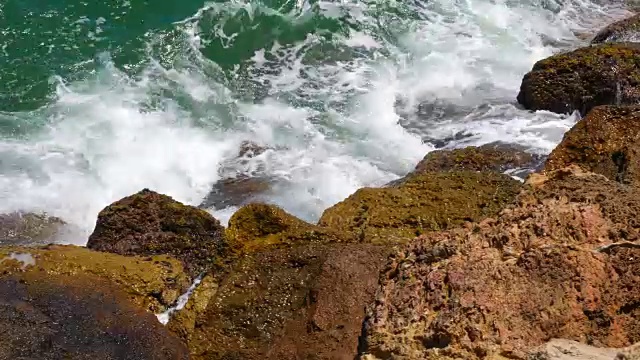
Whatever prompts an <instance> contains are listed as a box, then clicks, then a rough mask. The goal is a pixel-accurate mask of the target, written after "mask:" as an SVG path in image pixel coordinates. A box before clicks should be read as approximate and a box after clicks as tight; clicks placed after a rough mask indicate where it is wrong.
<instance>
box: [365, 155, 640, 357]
mask: <svg viewBox="0 0 640 360" xmlns="http://www.w3.org/2000/svg"><path fill="white" fill-rule="evenodd" d="M638 215H640V190H638V189H636V188H633V187H628V186H624V185H621V184H619V183H617V182H614V181H611V180H609V179H607V178H606V177H604V176H602V175H599V174H594V173H588V172H584V171H583V170H581V169H580V168H578V167H576V166H573V167H569V168H565V169H561V170H557V171H554V172H550V173H547V174H546V175H539V174H534V175H531V176H530V178H529V179H528V181H527V184H526V187H525V189H524V190H523V191H522V192H521V193H520V194H519V195H518V198H517V200H516V202H515V203H514V204H512V205H511V206H508V207H507V208H505V209H504V210H503V211H502V212H501V213H500V215H499V216H498V217H496V218H495V219H486V220H484V221H482V222H479V223H475V224H471V225H469V226H467V227H465V228H458V229H454V230H451V231H448V232H440V233H433V234H429V235H425V236H422V237H420V238H417V239H416V240H414V241H412V242H411V243H410V244H408V245H407V246H406V247H404V248H402V249H401V250H400V251H398V252H397V253H396V254H395V255H394V256H392V257H391V258H390V262H389V263H388V265H387V267H386V268H385V270H383V273H382V275H381V277H380V279H381V280H380V281H381V283H380V288H379V289H378V292H377V296H376V302H375V304H373V305H372V306H371V307H370V308H369V311H368V318H367V320H366V322H365V327H364V336H363V337H362V347H361V350H362V351H363V352H364V353H367V354H369V358H370V359H371V358H373V359H376V358H378V359H418V358H420V359H432V358H433V359H435V358H437V359H460V358H463V359H486V358H490V359H504V358H507V359H526V358H527V353H528V352H530V351H532V350H533V349H534V348H536V347H538V346H540V345H542V344H544V343H545V342H546V341H548V340H550V339H552V338H563V339H568V340H575V341H579V342H581V343H588V344H591V345H593V346H596V347H613V348H621V347H626V346H629V345H631V344H633V343H636V342H638V341H640V307H638V306H637V304H640V293H638V292H637V291H635V289H637V286H638V285H640V263H639V262H638V261H637V260H636V259H638V256H640V245H639V244H638V242H637V241H638V235H639V233H638V232H639V230H640V225H638V223H637V221H636V219H637V217H638Z"/></svg>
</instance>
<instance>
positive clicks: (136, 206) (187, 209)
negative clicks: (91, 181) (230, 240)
mask: <svg viewBox="0 0 640 360" xmlns="http://www.w3.org/2000/svg"><path fill="white" fill-rule="evenodd" d="M224 231H225V230H224V227H222V225H220V222H219V221H218V220H216V219H215V218H214V217H213V216H211V215H210V214H209V213H207V212H206V211H204V210H202V209H198V208H195V207H193V206H188V205H184V204H182V203H180V202H178V201H175V200H173V199H172V198H170V197H169V196H166V195H161V194H158V193H156V192H154V191H151V190H148V189H144V190H142V191H140V192H138V193H137V194H134V195H131V196H127V197H125V198H123V199H121V200H118V201H116V202H114V203H113V204H111V205H109V206H107V207H106V208H104V209H103V210H102V211H101V212H100V213H99V214H98V220H97V222H96V227H95V230H94V231H93V233H92V234H91V235H90V236H89V241H88V242H87V247H88V248H89V249H92V250H97V251H103V252H110V253H114V254H120V255H158V254H163V255H171V256H174V257H175V258H177V259H179V260H181V261H182V262H183V264H184V266H185V269H186V270H187V272H188V273H189V274H191V276H192V277H193V278H195V277H196V276H198V275H199V274H201V273H203V272H206V271H208V270H209V269H210V268H211V267H212V266H213V265H214V264H215V261H216V258H217V257H218V256H220V255H221V254H222V253H223V252H224V251H225V246H226V242H225V240H224Z"/></svg>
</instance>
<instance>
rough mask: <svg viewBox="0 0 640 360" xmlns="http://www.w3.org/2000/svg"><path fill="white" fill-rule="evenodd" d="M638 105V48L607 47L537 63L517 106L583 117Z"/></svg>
mask: <svg viewBox="0 0 640 360" xmlns="http://www.w3.org/2000/svg"><path fill="white" fill-rule="evenodd" d="M639 101H640V45H639V44H632V43H611V44H602V45H596V46H590V47H585V48H580V49H577V50H574V51H570V52H567V53H562V54H557V55H553V56H551V57H549V58H546V59H543V60H540V61H538V62H537V63H536V64H535V65H534V66H533V69H532V70H531V71H530V72H529V73H527V74H526V75H525V76H524V78H523V80H522V85H521V86H520V93H519V94H518V102H519V103H520V104H522V105H523V106H524V107H525V108H527V109H529V110H549V111H553V112H556V113H569V112H573V111H575V110H577V111H579V112H580V113H581V114H583V115H586V114H587V113H588V112H589V110H591V108H593V107H594V106H598V105H625V104H635V103H638V102H639Z"/></svg>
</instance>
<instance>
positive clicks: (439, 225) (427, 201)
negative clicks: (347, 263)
mask: <svg viewBox="0 0 640 360" xmlns="http://www.w3.org/2000/svg"><path fill="white" fill-rule="evenodd" d="M520 186H521V184H520V182H518V181H517V180H514V179H512V178H511V177H509V176H507V175H504V174H498V173H494V172H476V171H451V172H435V173H423V174H418V175H415V176H410V177H408V178H407V179H406V180H405V181H403V182H402V183H400V184H397V185H396V186H393V187H387V188H363V189H360V190H358V191H356V192H355V194H353V195H351V196H349V197H348V198H347V199H346V200H344V201H342V202H340V203H338V204H336V205H334V206H333V207H331V208H329V209H327V210H325V212H324V213H323V214H322V217H321V218H320V221H319V222H318V225H320V226H323V227H327V228H331V229H334V230H336V231H339V232H340V233H341V234H345V235H346V236H347V237H348V239H350V240H351V241H357V242H367V243H378V244H380V243H394V242H406V241H408V240H410V239H412V238H414V237H415V236H416V235H419V234H421V233H424V232H427V231H434V230H436V231H437V230H444V229H449V228H451V227H455V226H458V225H461V224H463V223H464V222H467V221H477V220H480V219H482V218H484V217H488V216H493V215H495V214H496V213H497V212H498V211H500V209H502V208H503V207H504V206H505V205H506V204H508V203H509V202H511V201H512V200H513V199H514V197H515V195H516V194H517V192H518V190H519V189H520Z"/></svg>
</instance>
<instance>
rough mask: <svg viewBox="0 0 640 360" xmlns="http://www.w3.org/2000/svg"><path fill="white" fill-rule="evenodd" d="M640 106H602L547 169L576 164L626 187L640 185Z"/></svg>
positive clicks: (581, 124) (553, 156)
mask: <svg viewBox="0 0 640 360" xmlns="http://www.w3.org/2000/svg"><path fill="white" fill-rule="evenodd" d="M639 135H640V106H599V107H596V108H595V109H593V110H592V111H591V112H589V114H588V115H587V116H586V117H585V118H584V119H582V120H580V121H579V122H578V123H577V124H576V125H575V126H574V127H573V128H572V129H571V130H569V131H568V132H567V133H566V134H565V136H564V139H563V140H562V142H561V143H560V145H558V147H556V148H555V149H554V150H553V152H552V153H551V154H550V155H549V158H548V159H547V162H546V164H545V167H544V169H545V170H547V171H549V170H556V169H560V168H563V167H565V166H568V165H570V164H576V165H579V166H580V167H582V168H584V169H587V170H589V171H593V172H595V173H598V174H602V175H604V176H606V177H607V178H609V179H611V180H615V181H619V182H622V183H626V184H631V183H633V184H636V185H637V184H638V182H640V152H639V150H640V145H639V144H640V142H639V140H640V137H639Z"/></svg>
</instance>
